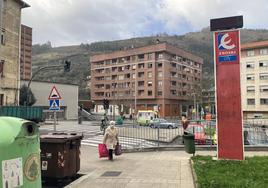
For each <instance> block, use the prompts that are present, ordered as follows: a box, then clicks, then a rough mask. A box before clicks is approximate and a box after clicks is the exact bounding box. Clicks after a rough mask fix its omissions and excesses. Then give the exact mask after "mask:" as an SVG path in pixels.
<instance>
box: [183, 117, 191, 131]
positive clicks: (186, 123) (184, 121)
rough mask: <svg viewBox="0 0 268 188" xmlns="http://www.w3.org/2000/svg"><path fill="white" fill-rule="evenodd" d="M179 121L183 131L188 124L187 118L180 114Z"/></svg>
mask: <svg viewBox="0 0 268 188" xmlns="http://www.w3.org/2000/svg"><path fill="white" fill-rule="evenodd" d="M181 123H182V127H183V131H185V130H186V129H187V127H188V125H189V121H188V119H187V118H186V117H185V116H182V117H181Z"/></svg>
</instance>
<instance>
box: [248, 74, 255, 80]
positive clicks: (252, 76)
mask: <svg viewBox="0 0 268 188" xmlns="http://www.w3.org/2000/svg"><path fill="white" fill-rule="evenodd" d="M254 79H255V78H254V74H247V80H254Z"/></svg>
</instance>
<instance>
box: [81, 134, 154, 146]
mask: <svg viewBox="0 0 268 188" xmlns="http://www.w3.org/2000/svg"><path fill="white" fill-rule="evenodd" d="M102 141H103V136H102V135H98V136H94V137H91V138H87V139H83V140H82V142H81V144H82V145H87V146H94V147H97V146H98V144H100V143H102ZM119 143H120V144H121V145H122V147H123V148H126V149H133V148H145V147H155V146H156V143H154V142H151V141H147V140H144V139H140V138H130V137H119Z"/></svg>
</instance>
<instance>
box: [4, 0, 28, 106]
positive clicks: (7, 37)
mask: <svg viewBox="0 0 268 188" xmlns="http://www.w3.org/2000/svg"><path fill="white" fill-rule="evenodd" d="M25 7H29V5H28V4H26V3H25V2H23V1H21V0H0V32H1V37H0V105H18V104H19V86H20V83H19V82H20V77H19V76H20V74H19V72H20V70H19V69H20V66H19V64H20V27H21V9H22V8H25Z"/></svg>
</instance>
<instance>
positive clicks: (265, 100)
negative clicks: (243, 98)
mask: <svg viewBox="0 0 268 188" xmlns="http://www.w3.org/2000/svg"><path fill="white" fill-rule="evenodd" d="M247 104H248V105H255V99H247ZM260 105H268V98H261V99H260Z"/></svg>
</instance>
